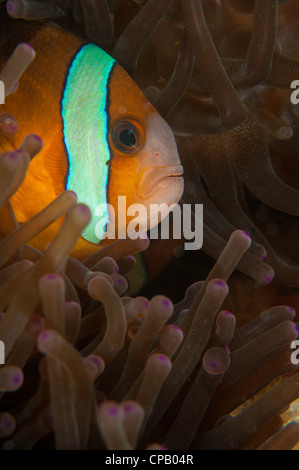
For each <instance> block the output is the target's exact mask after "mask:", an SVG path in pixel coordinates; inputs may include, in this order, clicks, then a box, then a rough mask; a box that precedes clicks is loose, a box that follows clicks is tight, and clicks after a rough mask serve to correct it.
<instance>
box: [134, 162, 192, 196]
mask: <svg viewBox="0 0 299 470" xmlns="http://www.w3.org/2000/svg"><path fill="white" fill-rule="evenodd" d="M183 174H184V170H183V166H182V165H180V164H175V165H167V166H159V167H154V168H146V169H144V170H142V171H141V173H140V175H139V178H138V180H137V183H136V194H137V196H138V198H139V199H141V200H148V199H151V198H153V197H154V196H155V193H157V192H158V191H159V192H160V191H165V192H166V191H168V192H169V193H170V194H169V195H170V197H171V192H172V191H173V192H174V194H173V197H171V199H173V201H171V202H172V203H175V202H178V201H179V199H180V198H181V196H182V194H183V187H184V179H183ZM175 193H177V194H175ZM161 199H163V198H161ZM166 199H169V198H168V197H167V198H166ZM160 202H161V203H163V202H168V201H164V200H161V201H160Z"/></svg>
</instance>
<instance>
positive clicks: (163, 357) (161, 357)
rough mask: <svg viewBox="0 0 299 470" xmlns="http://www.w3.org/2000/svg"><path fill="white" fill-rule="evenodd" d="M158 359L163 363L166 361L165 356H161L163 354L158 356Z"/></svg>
mask: <svg viewBox="0 0 299 470" xmlns="http://www.w3.org/2000/svg"><path fill="white" fill-rule="evenodd" d="M159 359H160V361H163V362H165V361H166V360H167V358H166V356H163V354H160V356H159Z"/></svg>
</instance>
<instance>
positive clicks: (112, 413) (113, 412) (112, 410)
mask: <svg viewBox="0 0 299 470" xmlns="http://www.w3.org/2000/svg"><path fill="white" fill-rule="evenodd" d="M108 413H109V415H110V416H116V415H117V408H116V406H110V408H109V409H108Z"/></svg>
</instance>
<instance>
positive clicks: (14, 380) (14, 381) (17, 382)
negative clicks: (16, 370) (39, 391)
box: [13, 374, 22, 385]
mask: <svg viewBox="0 0 299 470" xmlns="http://www.w3.org/2000/svg"><path fill="white" fill-rule="evenodd" d="M21 380H22V378H21V376H20V375H19V374H16V375H14V377H13V383H14V384H16V385H19V383H21Z"/></svg>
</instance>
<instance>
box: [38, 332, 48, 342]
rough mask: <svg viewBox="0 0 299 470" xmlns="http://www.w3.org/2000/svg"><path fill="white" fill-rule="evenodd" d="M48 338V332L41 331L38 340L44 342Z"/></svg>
mask: <svg viewBox="0 0 299 470" xmlns="http://www.w3.org/2000/svg"><path fill="white" fill-rule="evenodd" d="M48 337H49V332H48V331H43V332H42V333H41V334H40V335H39V339H40V340H41V341H46V340H47V339H48Z"/></svg>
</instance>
